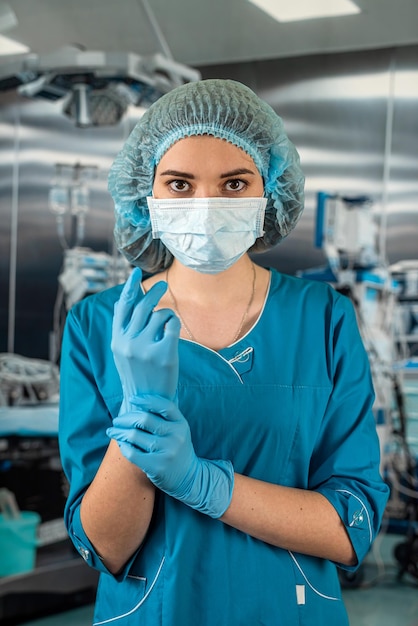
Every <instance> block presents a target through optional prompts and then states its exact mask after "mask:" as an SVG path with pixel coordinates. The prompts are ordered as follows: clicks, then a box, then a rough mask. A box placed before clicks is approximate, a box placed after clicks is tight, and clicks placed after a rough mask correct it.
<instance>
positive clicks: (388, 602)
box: [22, 533, 418, 626]
mask: <svg viewBox="0 0 418 626" xmlns="http://www.w3.org/2000/svg"><path fill="white" fill-rule="evenodd" d="M404 540H405V537H404V536H402V535H393V534H388V535H385V534H382V533H381V534H380V535H379V537H378V538H377V540H376V542H375V545H374V549H373V552H371V553H370V554H369V555H368V556H367V558H366V561H365V563H364V566H363V569H362V578H363V581H362V583H361V586H360V587H353V588H345V589H344V591H343V595H344V600H345V604H346V606H347V610H348V614H349V618H350V626H418V580H416V579H415V578H413V577H412V576H410V575H408V574H406V575H404V576H403V577H402V578H401V580H398V564H397V562H396V561H395V559H394V558H393V547H394V546H395V545H396V544H397V543H400V542H402V541H404ZM92 617H93V607H92V606H91V605H88V606H85V607H79V608H77V609H73V610H71V611H67V612H66V613H59V614H57V615H51V616H48V617H44V618H42V619H37V620H34V621H29V622H25V624H24V625H22V626H91V624H92ZM248 626H252V625H251V624H248ZM318 626H319V625H318ZM332 626H334V625H332Z"/></svg>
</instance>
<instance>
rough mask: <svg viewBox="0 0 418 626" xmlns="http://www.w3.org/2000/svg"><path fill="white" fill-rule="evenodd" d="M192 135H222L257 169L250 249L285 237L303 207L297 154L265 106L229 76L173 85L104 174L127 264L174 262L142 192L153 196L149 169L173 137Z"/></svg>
mask: <svg viewBox="0 0 418 626" xmlns="http://www.w3.org/2000/svg"><path fill="white" fill-rule="evenodd" d="M192 135H213V136H214V137H219V138H222V139H225V140H227V141H229V142H231V143H232V144H234V145H236V146H238V147H239V148H241V149H242V150H245V152H246V153H248V154H249V155H250V156H251V158H252V159H253V161H254V163H255V165H256V167H257V168H258V170H259V172H260V174H261V176H262V178H263V182H264V191H265V196H266V197H267V206H266V214H265V221H264V231H265V232H264V235H263V236H262V237H259V238H258V239H257V240H256V242H255V243H254V245H253V246H252V247H251V248H250V251H251V252H252V251H257V252H263V251H265V250H267V249H268V248H271V247H272V246H274V245H275V244H276V243H278V242H279V241H281V240H282V239H283V238H284V237H286V236H287V235H288V234H289V232H290V231H291V230H292V229H293V228H294V226H295V225H296V222H297V221H298V219H299V217H300V215H301V213H302V210H303V203H304V192H303V189H304V175H303V173H302V170H301V168H300V164H299V155H298V153H297V152H296V149H295V147H294V145H293V144H292V143H291V141H289V139H288V137H287V135H286V133H285V131H284V127H283V122H282V119H281V118H280V117H279V116H278V115H277V114H276V113H275V111H274V110H273V109H272V108H271V107H270V105H268V104H267V103H266V102H264V101H263V100H261V99H260V98H259V97H258V96H257V95H256V94H255V93H254V92H253V91H252V90H251V89H250V88H249V87H246V86H245V85H243V84H241V83H238V82H236V81H233V80H221V79H210V80H202V81H198V82H193V83H187V84H186V85H182V86H180V87H177V88H175V89H173V90H172V91H170V92H169V93H167V94H165V95H164V96H162V97H161V98H160V99H159V100H157V101H156V102H154V104H152V105H151V106H150V108H149V109H148V110H147V111H146V112H145V113H144V115H143V116H142V118H141V119H140V120H139V122H138V123H137V125H136V126H135V127H134V129H133V131H132V132H131V134H130V136H129V137H128V139H127V141H126V143H125V145H124V146H123V148H122V150H121V151H120V153H119V154H118V155H117V157H116V159H115V161H114V163H113V165H112V167H111V170H110V174H109V191H110V193H111V195H112V197H113V200H114V203H115V217H116V221H115V231H114V232H115V240H116V244H117V247H118V249H119V250H120V251H121V252H122V253H123V254H124V255H125V257H126V258H127V259H128V260H129V261H130V262H131V263H132V264H133V265H137V266H139V267H141V268H142V269H144V270H146V271H149V272H156V271H158V270H162V269H164V268H166V267H168V266H169V265H170V264H171V262H172V260H173V257H172V254H171V252H169V250H167V248H166V247H165V246H164V244H163V243H162V242H161V240H160V239H153V238H152V230H151V220H150V216H149V211H148V207H147V201H146V198H147V196H150V195H152V187H153V182H154V172H155V167H156V165H157V164H158V162H159V161H160V160H161V158H162V157H163V156H164V154H165V152H166V151H167V150H168V149H169V148H170V147H171V146H172V145H173V144H174V143H175V142H176V141H178V140H179V139H182V138H184V137H189V136H192Z"/></svg>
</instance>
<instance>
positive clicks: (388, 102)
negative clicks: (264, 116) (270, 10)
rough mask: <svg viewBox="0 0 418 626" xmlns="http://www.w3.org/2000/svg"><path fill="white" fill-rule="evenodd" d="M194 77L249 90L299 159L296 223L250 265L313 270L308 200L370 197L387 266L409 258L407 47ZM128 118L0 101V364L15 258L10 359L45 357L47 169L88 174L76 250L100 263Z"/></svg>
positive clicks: (417, 214)
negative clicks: (80, 243)
mask: <svg viewBox="0 0 418 626" xmlns="http://www.w3.org/2000/svg"><path fill="white" fill-rule="evenodd" d="M199 69H200V71H201V73H202V76H203V77H204V78H209V77H225V78H233V79H236V80H241V81H242V82H245V83H247V84H248V85H250V86H251V87H253V89H254V90H255V91H257V92H258V93H259V94H260V95H261V96H262V97H264V98H265V99H266V100H267V101H268V102H270V104H271V105H272V106H273V107H274V108H275V109H276V110H277V112H278V113H279V114H280V115H281V116H282V117H283V119H284V121H285V124H286V128H287V131H288V134H289V136H290V137H291V139H292V140H293V142H294V143H295V144H296V146H297V148H298V150H299V152H300V155H301V161H302V166H303V168H304V171H305V173H306V209H305V212H304V215H303V217H302V219H301V221H300V222H299V224H298V226H297V228H296V230H295V231H294V232H293V233H292V235H291V236H290V237H289V238H288V239H287V240H286V241H284V242H283V243H281V244H280V245H279V246H278V247H277V248H276V249H275V250H274V251H272V252H269V253H266V254H264V255H263V256H262V257H260V259H259V261H260V263H262V264H264V265H271V266H274V267H277V268H279V269H281V270H282V271H285V272H289V273H293V272H295V271H297V270H298V269H305V268H307V267H312V266H314V265H320V264H323V263H324V261H325V259H324V256H323V253H322V252H321V251H320V250H317V249H315V247H314V241H313V240H314V226H315V209H316V194H317V192H318V191H326V192H331V193H333V192H335V193H341V194H347V195H364V194H366V195H369V196H371V197H372V198H373V200H374V210H375V212H376V216H377V218H379V219H380V220H381V221H382V227H383V232H384V233H385V237H384V238H383V242H384V246H385V248H386V252H387V257H388V261H389V262H391V263H393V262H395V261H397V260H399V259H417V258H418V141H417V139H418V47H416V46H411V47H405V48H398V49H393V50H380V51H367V52H357V53H347V54H335V55H323V56H312V57H303V58H292V59H286V60H285V59H280V60H270V61H257V62H248V63H241V64H236V65H222V66H217V67H203V68H199ZM137 115H138V113H137V112H136V111H130V113H129V115H128V116H126V117H125V119H124V120H123V121H122V122H121V123H120V124H119V125H118V126H116V127H112V128H104V127H102V128H94V129H78V128H76V127H75V126H74V124H73V123H72V122H71V121H70V120H69V119H67V118H66V117H64V116H63V115H62V114H61V105H60V104H59V103H48V102H42V101H36V102H35V101H27V100H22V99H19V98H18V97H17V95H16V94H14V93H11V92H8V93H3V94H0V352H1V351H6V350H7V345H8V341H7V340H8V334H10V333H9V332H8V313H9V308H10V307H9V292H10V282H9V277H10V273H12V275H14V272H13V271H12V272H10V261H11V258H12V262H13V250H14V249H15V250H16V273H15V276H16V290H15V295H13V298H14V299H15V306H16V313H15V317H14V319H15V331H14V350H15V352H17V353H19V354H23V355H26V356H30V357H39V358H47V356H48V350H49V349H48V335H49V333H50V331H51V328H52V316H53V307H54V301H55V297H56V291H57V277H58V274H59V271H60V267H61V262H62V249H61V246H60V243H59V241H58V237H57V234H56V227H55V218H54V216H53V215H52V214H51V212H50V211H49V208H48V193H49V188H50V185H51V182H52V181H53V178H54V166H55V163H57V162H62V163H68V164H75V163H77V162H79V163H81V164H85V165H94V166H96V167H98V168H99V169H98V172H99V175H98V176H97V177H94V178H92V179H91V180H89V181H88V185H89V187H90V211H89V213H88V216H87V227H86V237H85V240H84V245H86V246H88V247H91V248H92V249H93V250H97V251H99V250H100V251H101V250H103V251H106V252H110V251H111V250H112V245H113V242H112V227H113V208H112V204H111V200H110V197H109V195H108V193H107V190H106V174H107V170H108V168H109V166H110V164H111V162H112V160H113V158H114V156H115V154H116V153H117V151H118V150H119V148H120V147H121V145H122V143H123V141H124V139H125V138H126V137H127V135H128V133H129V131H130V129H131V128H132V126H133V125H134V123H135V121H136V119H137V118H136V116H137ZM70 227H71V224H67V228H70ZM16 232H17V239H16V241H15V240H14V234H15V233H16ZM14 244H16V246H14ZM11 252H12V254H11ZM12 270H13V268H12Z"/></svg>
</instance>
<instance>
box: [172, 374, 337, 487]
mask: <svg viewBox="0 0 418 626" xmlns="http://www.w3.org/2000/svg"><path fill="white" fill-rule="evenodd" d="M327 401H328V393H327V391H326V390H324V389H316V388H311V387H303V386H301V387H293V386H286V385H272V384H269V385H249V384H243V385H242V384H241V385H232V384H231V385H222V386H220V385H213V386H211V385H199V386H197V385H196V386H187V387H185V388H182V389H180V395H179V402H180V408H181V410H182V411H183V414H184V415H185V417H186V418H187V419H188V421H189V424H190V428H191V431H192V439H193V443H194V446H195V449H196V452H197V454H198V455H199V456H202V457H205V458H209V459H210V458H212V459H229V460H231V462H232V463H233V465H234V469H235V471H236V472H238V473H242V474H245V475H247V476H252V477H254V478H258V479H260V480H265V481H269V482H274V483H280V484H282V485H292V486H295V485H298V486H300V487H303V486H306V483H307V477H308V471H309V461H310V457H311V454H312V449H313V447H314V444H315V440H316V436H317V431H318V428H319V425H320V423H321V417H322V414H323V412H324V411H325V408H326V404H327Z"/></svg>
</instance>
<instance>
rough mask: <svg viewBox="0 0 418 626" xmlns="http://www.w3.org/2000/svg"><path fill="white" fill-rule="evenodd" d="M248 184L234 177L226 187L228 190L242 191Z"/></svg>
mask: <svg viewBox="0 0 418 626" xmlns="http://www.w3.org/2000/svg"><path fill="white" fill-rule="evenodd" d="M247 186H248V183H246V182H245V180H241V179H240V178H233V179H231V180H228V181H227V182H226V183H225V189H226V190H227V191H242V190H243V189H246V187H247Z"/></svg>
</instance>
